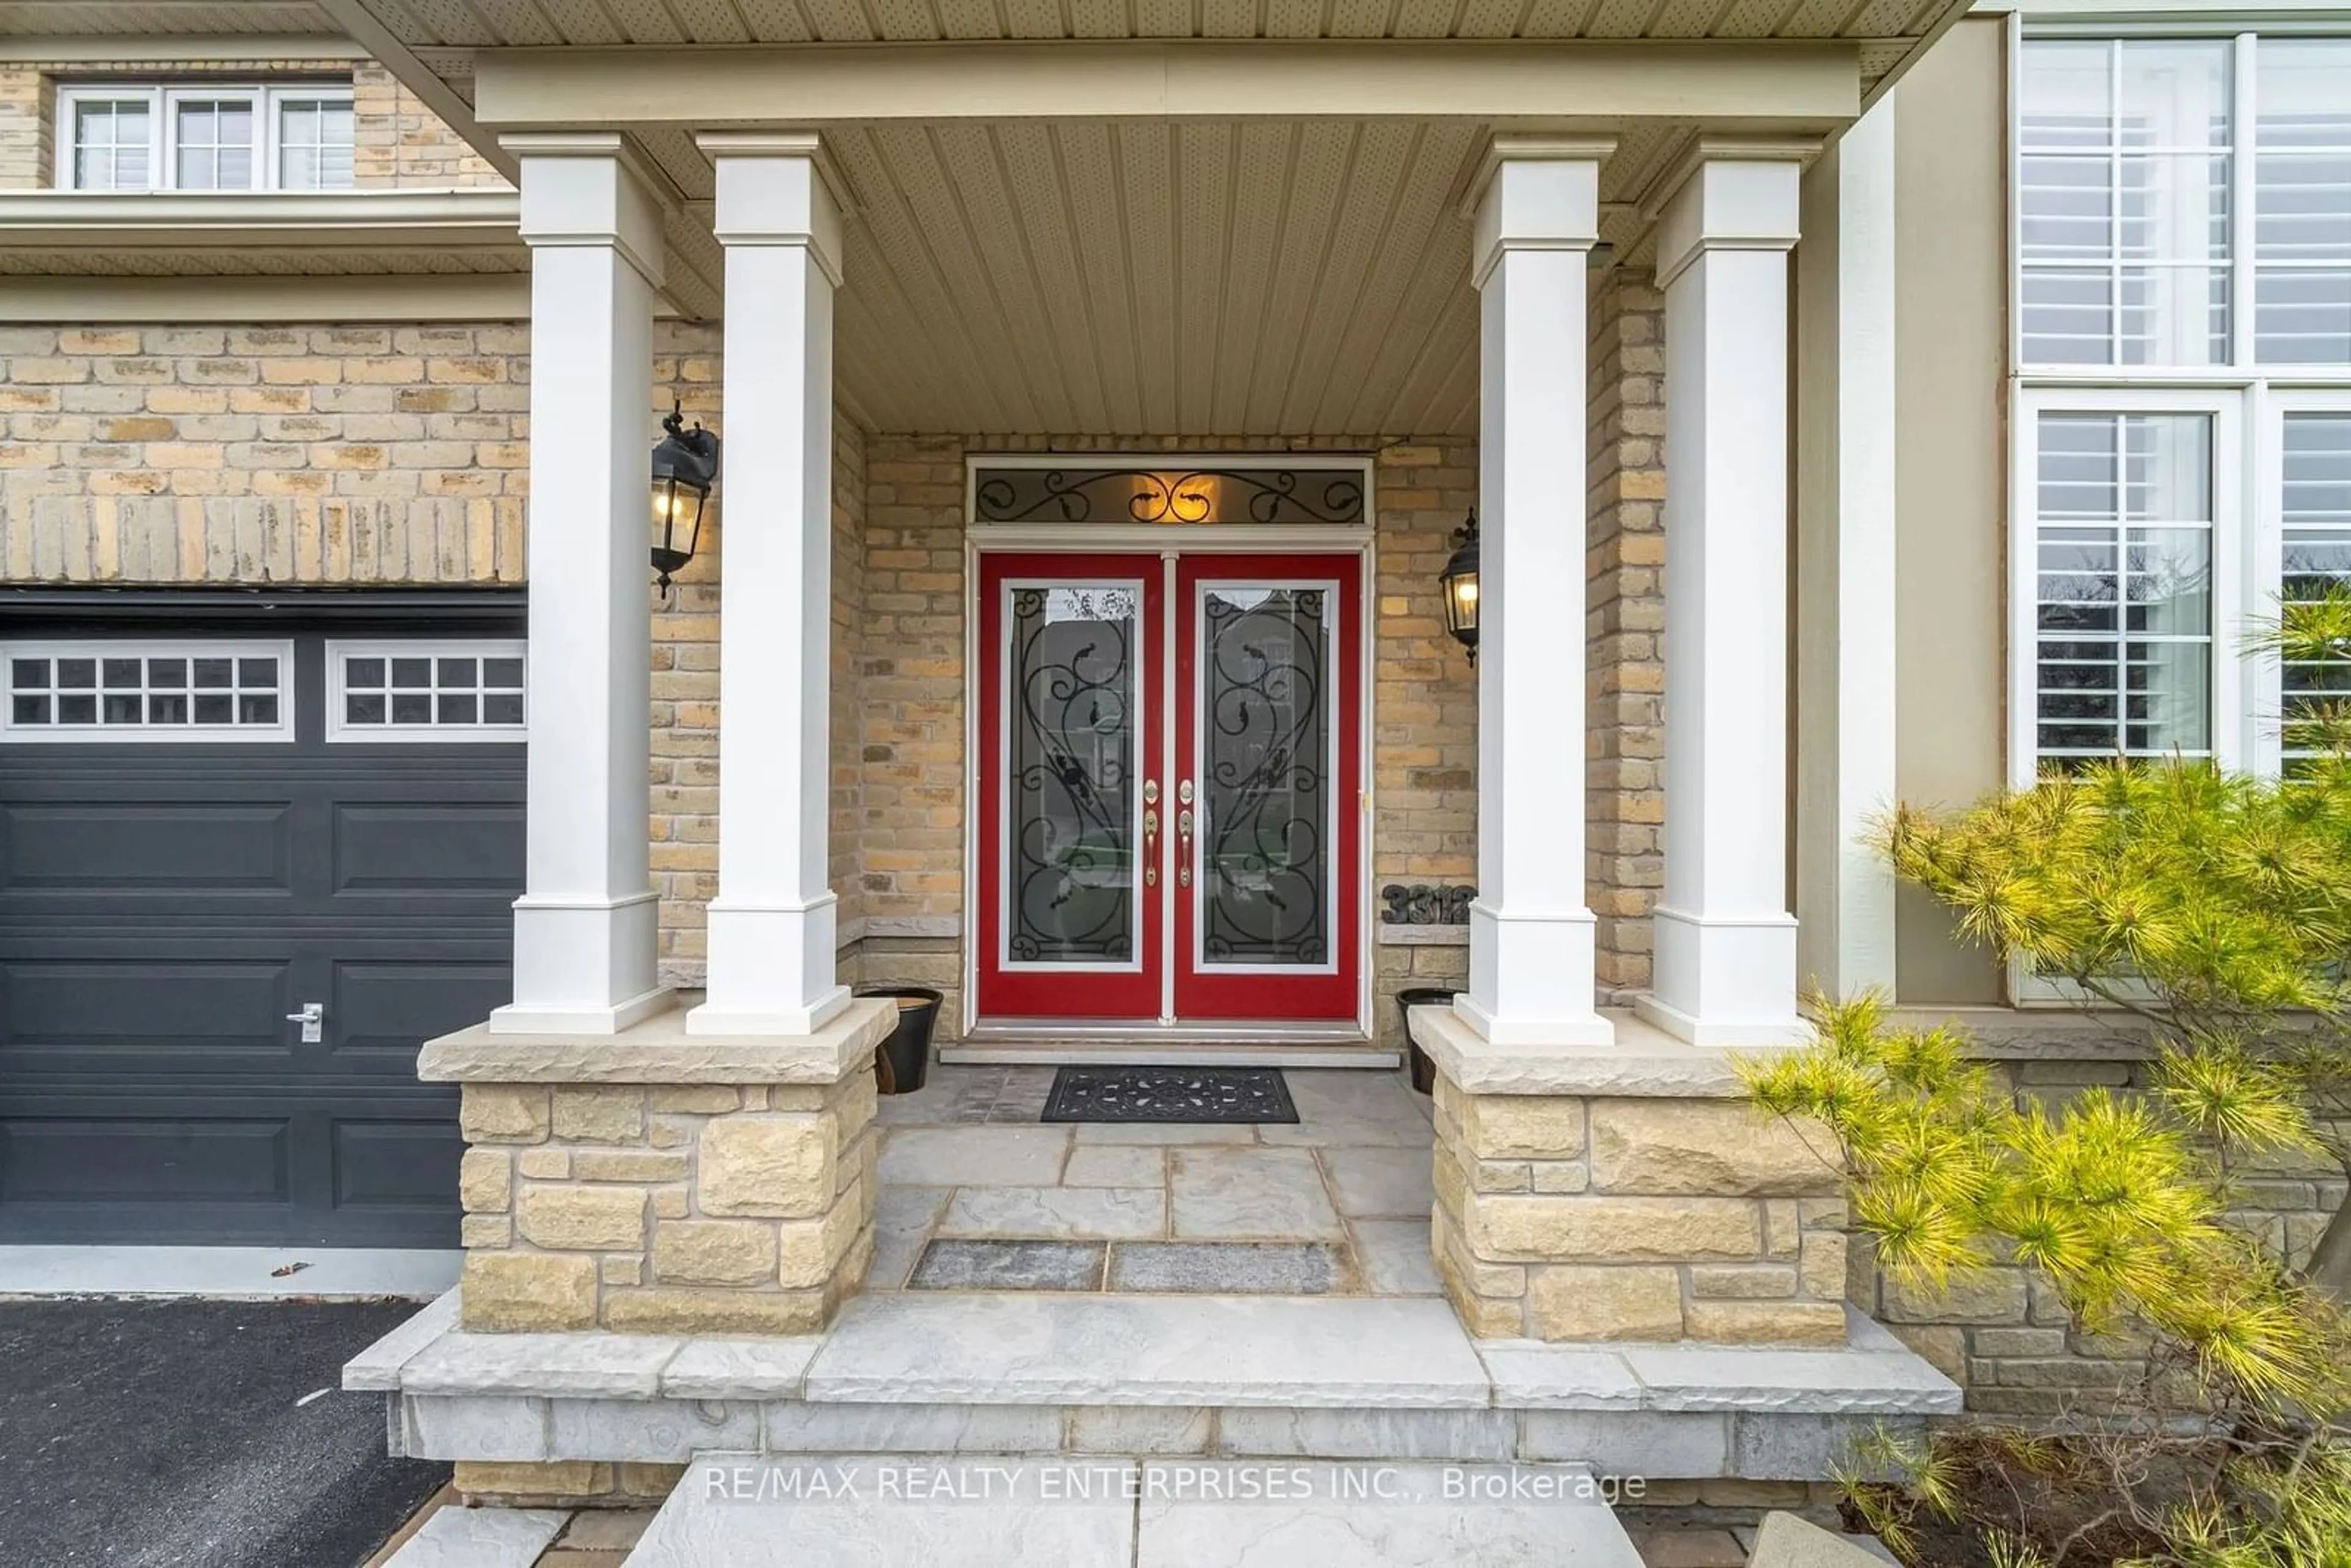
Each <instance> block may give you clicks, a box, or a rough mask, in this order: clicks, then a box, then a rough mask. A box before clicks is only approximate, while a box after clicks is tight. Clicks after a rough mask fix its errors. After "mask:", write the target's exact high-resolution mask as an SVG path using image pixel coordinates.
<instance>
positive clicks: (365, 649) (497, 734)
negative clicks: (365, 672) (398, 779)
mask: <svg viewBox="0 0 2351 1568" xmlns="http://www.w3.org/2000/svg"><path fill="white" fill-rule="evenodd" d="M352 658H360V659H375V658H381V659H436V660H437V659H520V660H522V661H523V688H522V689H523V715H522V722H521V723H520V724H470V725H465V724H451V725H444V724H442V723H441V722H440V721H439V720H438V719H435V720H433V721H431V722H429V723H425V724H393V723H391V722H389V719H390V709H389V707H387V708H386V710H385V716H386V720H387V722H385V723H383V724H351V723H350V722H349V721H348V719H347V717H346V715H347V714H348V712H349V708H348V707H347V706H346V705H345V702H344V697H345V695H347V693H346V688H345V686H344V674H343V664H344V661H345V660H347V659H352ZM326 684H327V740H328V742H329V744H330V745H345V746H444V745H450V746H468V745H470V746H484V745H488V746H519V745H522V744H524V743H525V742H527V741H528V739H529V738H530V654H529V652H528V643H526V642H524V640H523V639H521V638H519V637H489V638H465V637H454V638H453V637H370V638H331V637H330V638H329V639H328V640H327V683H326ZM390 689H391V688H390V686H389V685H387V686H386V688H385V690H386V692H387V693H389V691H390ZM434 691H435V693H436V695H437V693H438V691H439V687H438V686H437V685H436V686H435V687H434Z"/></svg>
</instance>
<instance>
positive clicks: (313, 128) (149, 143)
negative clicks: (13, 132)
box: [57, 82, 355, 191]
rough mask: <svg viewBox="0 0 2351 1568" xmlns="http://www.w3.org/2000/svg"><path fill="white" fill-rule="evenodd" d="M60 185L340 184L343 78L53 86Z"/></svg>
mask: <svg viewBox="0 0 2351 1568" xmlns="http://www.w3.org/2000/svg"><path fill="white" fill-rule="evenodd" d="M354 143H355V134H354V131H353V127H352V119H351V89H350V84H349V83H348V82H300V83H287V84H286V85H283V86H277V87H263V86H259V85H256V84H253V83H245V84H241V85H234V86H231V85H215V84H208V83H189V84H187V85H184V86H179V85H175V86H172V87H164V86H162V85H160V84H156V85H140V84H133V83H127V82H123V83H113V82H110V83H106V84H104V85H95V84H94V85H90V86H83V87H64V88H60V89H57V188H58V189H59V190H64V191H340V190H349V189H350V188H351V184H352V167H351V164H352V149H353V146H354Z"/></svg>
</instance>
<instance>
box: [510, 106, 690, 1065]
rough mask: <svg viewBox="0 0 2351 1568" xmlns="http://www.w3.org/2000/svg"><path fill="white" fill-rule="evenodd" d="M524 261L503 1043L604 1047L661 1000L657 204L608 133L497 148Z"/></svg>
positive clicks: (527, 139)
mask: <svg viewBox="0 0 2351 1568" xmlns="http://www.w3.org/2000/svg"><path fill="white" fill-rule="evenodd" d="M505 144H506V146H507V148H508V149H509V150H510V151H512V152H515V153H517V155H518V156H519V157H520V160H521V163H522V237H523V239H524V241H525V242H526V243H527V244H528V246H530V314H531V324H532V328H533V330H532V333H531V377H530V434H531V441H530V508H529V541H530V661H529V690H528V705H529V721H530V763H529V779H528V804H527V807H526V810H527V812H528V819H527V823H526V827H525V830H524V838H525V846H526V847H525V854H526V860H527V869H526V873H525V880H526V883H527V891H526V892H525V893H524V894H523V895H522V897H521V898H519V899H517V900H516V901H515V961H514V987H515V988H514V1002H513V1004H512V1005H511V1006H508V1007H503V1008H500V1009H497V1010H496V1012H495V1013H493V1014H491V1015H490V1027H491V1028H492V1029H493V1030H500V1031H507V1032H523V1033H535V1032H550V1031H566V1032H583V1033H590V1034H601V1033H612V1032H615V1031H617V1030H622V1029H625V1028H627V1027H628V1026H629V1025H630V1024H632V1023H633V1022H635V1021H637V1020H638V1019H642V1018H643V1017H645V1016H647V1015H648V1014H650V1013H652V1012H653V1011H656V1010H657V1009H660V1008H661V1007H662V1006H664V1002H665V998H664V993H663V992H662V990H661V989H660V987H659V985H658V982H657V981H656V980H655V978H654V974H653V956H654V955H653V941H654V914H655V907H656V906H655V901H654V894H653V884H652V876H651V874H650V873H649V871H648V869H647V864H646V852H645V836H646V819H647V816H648V813H649V811H650V809H651V803H652V801H651V791H650V788H649V786H648V783H647V777H648V775H647V756H648V749H649V735H650V720H649V718H648V715H649V714H650V712H651V706H650V705H651V685H652V674H651V666H652V651H651V645H652V612H653V600H652V596H651V593H650V591H649V584H650V582H651V580H652V579H651V569H650V568H649V567H648V565H647V563H646V549H647V548H648V540H649V539H650V538H651V533H650V524H649V522H648V520H647V519H648V515H649V514H648V507H649V503H648V500H647V497H648V495H649V490H648V487H647V479H646V466H645V465H646V459H647V455H648V454H650V453H651V451H652V450H653V436H654V434H655V429H654V423H653V414H652V402H651V389H652V385H653V292H654V290H655V289H656V288H657V287H659V286H660V283H661V278H662V255H663V251H662V209H661V204H660V202H659V200H658V198H657V197H656V196H655V195H654V193H653V190H652V188H651V187H650V186H648V185H647V184H646V183H644V182H643V180H642V179H641V178H640V177H639V176H638V174H637V172H635V170H634V169H633V168H632V165H631V163H630V162H629V161H628V159H627V158H626V157H625V156H624V153H623V150H622V141H621V138H620V137H619V136H617V135H613V134H611V133H609V132H591V133H580V134H559V135H534V136H522V137H510V138H508V139H507V141H506V143H505Z"/></svg>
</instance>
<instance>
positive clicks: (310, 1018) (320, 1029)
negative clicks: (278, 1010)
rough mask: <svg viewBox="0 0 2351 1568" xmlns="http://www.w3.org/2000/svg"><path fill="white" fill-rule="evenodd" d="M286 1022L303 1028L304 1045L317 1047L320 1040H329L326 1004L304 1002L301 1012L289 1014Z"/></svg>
mask: <svg viewBox="0 0 2351 1568" xmlns="http://www.w3.org/2000/svg"><path fill="white" fill-rule="evenodd" d="M286 1021H287V1023H298V1024H300V1025H301V1026H302V1043H303V1044H304V1045H316V1044H318V1043H319V1041H320V1040H324V1039H326V1038H327V1004H326V1003H324V1002H304V1003H303V1004H302V1010H301V1011H300V1012H298V1013H287V1015H286Z"/></svg>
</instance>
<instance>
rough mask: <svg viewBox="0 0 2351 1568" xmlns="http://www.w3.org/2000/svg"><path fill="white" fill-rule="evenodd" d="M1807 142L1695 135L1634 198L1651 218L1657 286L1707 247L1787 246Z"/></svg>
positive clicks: (1814, 146) (1813, 145)
mask: <svg viewBox="0 0 2351 1568" xmlns="http://www.w3.org/2000/svg"><path fill="white" fill-rule="evenodd" d="M1819 152H1820V143H1818V142H1817V141H1747V140H1725V139H1719V138H1701V139H1700V140H1699V141H1698V142H1697V143H1696V144H1695V145H1694V146H1692V147H1691V148H1690V150H1689V151H1688V152H1686V153H1684V154H1683V155H1682V157H1681V159H1680V160H1679V161H1678V162H1676V163H1675V165H1674V166H1673V168H1671V169H1670V170H1668V171H1667V172H1666V177H1665V178H1664V179H1662V180H1660V181H1658V182H1657V183H1656V187H1655V188H1654V189H1653V190H1652V191H1651V193H1650V194H1649V196H1648V197H1647V199H1646V200H1645V201H1644V202H1643V203H1642V204H1641V210H1642V213H1643V215H1644V216H1646V217H1647V218H1649V219H1651V220H1652V221H1654V222H1655V223H1656V225H1657V287H1660V288H1663V287H1667V286H1668V285H1669V284H1671V283H1672V282H1673V280H1674V279H1675V278H1676V277H1679V276H1681V273H1682V269H1683V268H1685V267H1688V266H1689V264H1690V263H1691V262H1692V261H1693V260H1695V259H1697V257H1698V256H1700V255H1702V254H1704V253H1705V252H1707V251H1709V250H1778V251H1785V250H1791V249H1792V248H1794V246H1795V244H1796V236H1797V229H1798V223H1797V208H1798V204H1799V194H1800V191H1801V187H1802V180H1803V173H1804V165H1805V164H1806V163H1807V162H1810V161H1811V160H1812V159H1813V158H1814V157H1816V156H1817V155H1818V154H1819Z"/></svg>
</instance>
